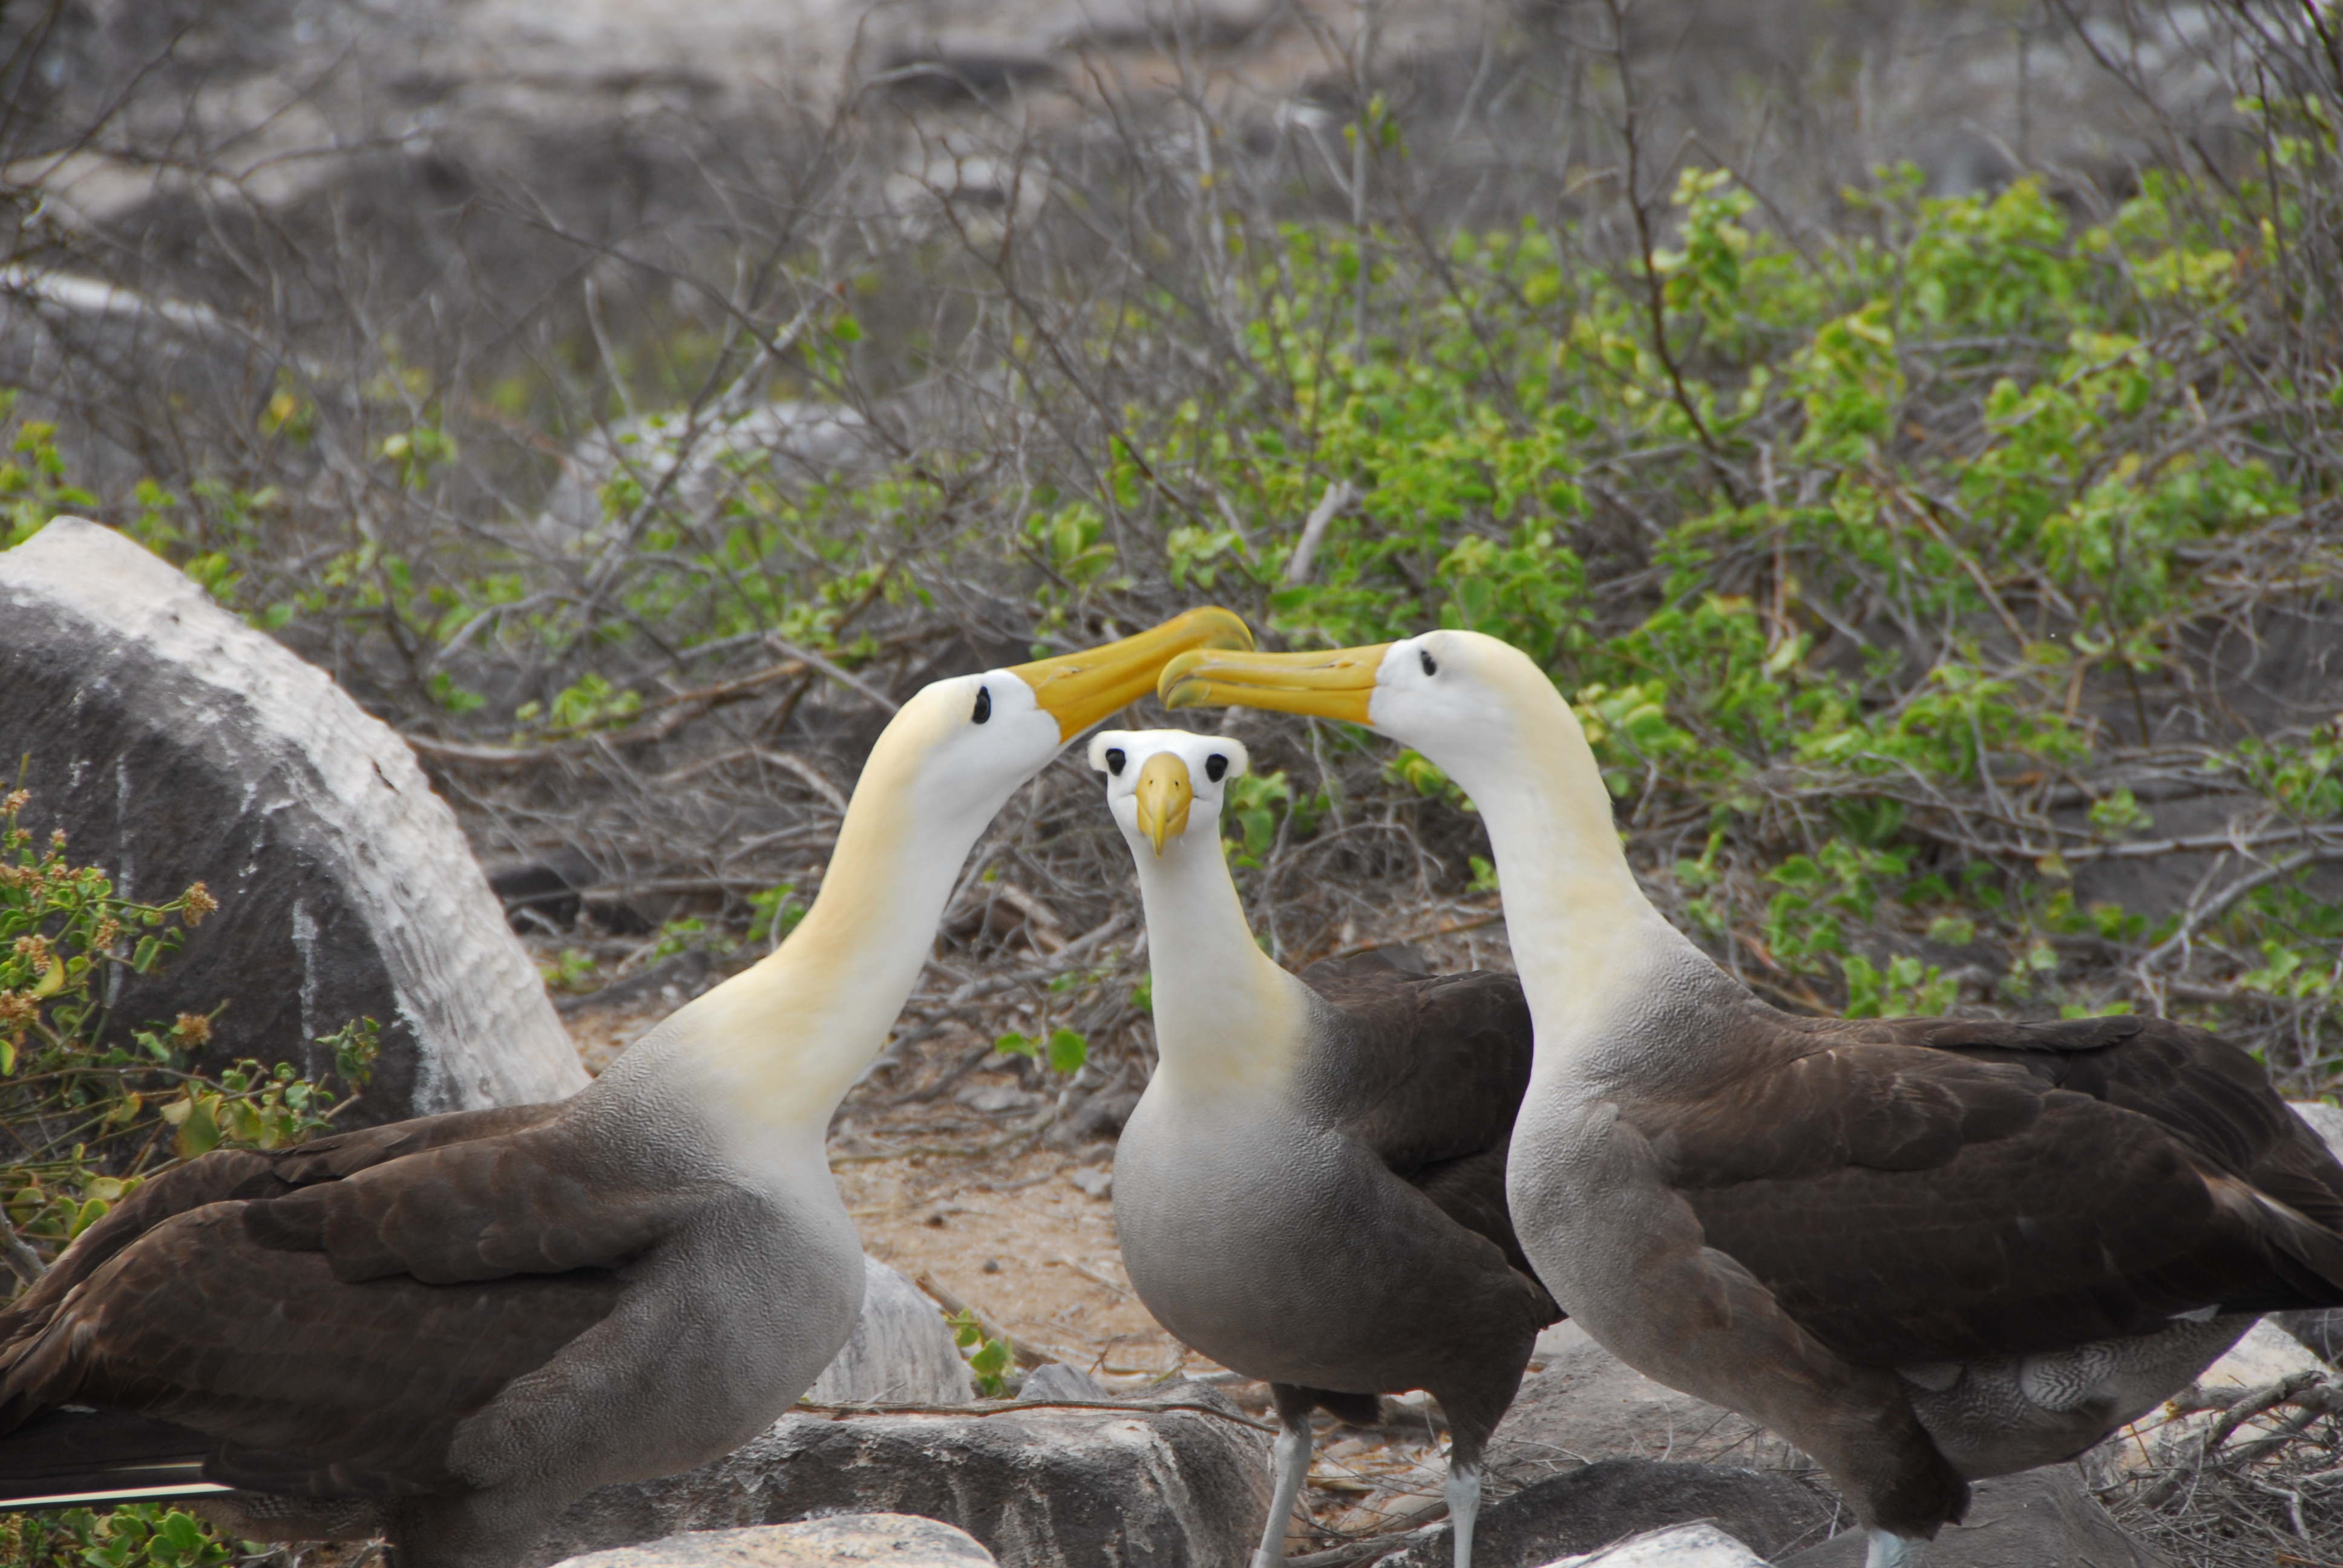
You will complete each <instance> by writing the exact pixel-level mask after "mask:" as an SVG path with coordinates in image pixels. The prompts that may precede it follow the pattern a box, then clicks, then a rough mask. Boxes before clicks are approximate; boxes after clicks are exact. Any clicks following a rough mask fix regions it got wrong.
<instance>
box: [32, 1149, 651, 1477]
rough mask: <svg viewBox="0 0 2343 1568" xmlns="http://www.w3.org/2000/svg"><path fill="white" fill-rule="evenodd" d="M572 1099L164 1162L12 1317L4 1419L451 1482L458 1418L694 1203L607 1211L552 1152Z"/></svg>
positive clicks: (585, 1309) (227, 1455)
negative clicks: (56, 1420)
mask: <svg viewBox="0 0 2343 1568" xmlns="http://www.w3.org/2000/svg"><path fill="white" fill-rule="evenodd" d="M554 1110H555V1108H553V1107H522V1108H517V1109H514V1110H508V1111H488V1112H476V1113H464V1114H461V1115H458V1116H450V1117H434V1118H429V1119H426V1120H424V1121H417V1122H410V1123H404V1124H398V1125H394V1126H391V1127H386V1128H376V1129H369V1130H367V1131H361V1132H356V1133H350V1134H346V1135H341V1136H337V1137H335V1138H329V1139H325V1140H320V1141H317V1142H316V1143H313V1144H310V1145H307V1146H305V1147H304V1148H302V1149H299V1150H294V1151H281V1152H278V1153H275V1154H255V1153H250V1152H246V1151H236V1152H221V1153H216V1154H211V1155H206V1156H205V1157H204V1158H203V1159H201V1160H197V1161H192V1162H190V1163H189V1164H188V1165H186V1166H184V1167H181V1168H180V1169H179V1170H177V1171H171V1172H169V1173H167V1174H166V1175H165V1176H163V1177H161V1178H158V1179H157V1180H156V1181H150V1182H148V1183H146V1185H145V1186H144V1187H142V1188H141V1189H140V1190H139V1191H138V1192H136V1194H134V1195H133V1196H132V1198H131V1199H130V1200H129V1201H126V1202H125V1203H124V1204H122V1205H121V1206H120V1207H118V1208H117V1209H116V1211H114V1212H113V1213H111V1214H109V1215H107V1216H106V1219H105V1220H104V1221H100V1222H99V1224H98V1225H96V1226H93V1227H92V1228H91V1230H90V1231H88V1232H86V1233H85V1235H84V1236H83V1237H82V1238H81V1239H80V1240H79V1241H76V1242H75V1245H74V1246H73V1247H72V1248H70V1249H68V1250H67V1251H66V1254H65V1257H63V1258H61V1259H60V1260H59V1261H58V1263H57V1265H56V1267H55V1269H53V1270H51V1271H50V1272H49V1274H48V1275H47V1276H45V1278H44V1279H43V1281H42V1282H41V1284H40V1286H39V1287H37V1288H36V1289H35V1291H34V1292H29V1293H28V1294H27V1296H26V1297H25V1300H23V1301H22V1302H18V1303H17V1304H16V1306H15V1308H13V1309H12V1310H11V1311H10V1312H9V1313H8V1314H6V1318H5V1322H0V1329H5V1331H6V1332H8V1333H9V1334H10V1335H11V1337H12V1340H13V1342H12V1343H10V1344H7V1345H6V1346H5V1347H0V1429H5V1428H9V1427H13V1426H15V1425H16V1424H17V1423H19V1422H22V1421H24V1420H25V1418H26V1417H28V1416H30V1415H32V1414H34V1413H35V1412H38V1411H39V1410H41V1409H44V1408H46V1407H49V1406H53V1405H55V1404H59V1403H66V1402H76V1403H91V1404H98V1405H103V1406H106V1407H111V1408H116V1409H130V1410H136V1411H141V1412H146V1413H147V1414H150V1415H153V1416H156V1417H160V1418H162V1419H165V1420H169V1421H176V1422H183V1423H185V1424H186V1425H188V1426H190V1427H194V1428H196V1429H198V1430H200V1431H202V1432H205V1433H206V1434H207V1435H208V1436H209V1437H210V1438H212V1439H213V1440H214V1441H215V1442H217V1443H218V1444H219V1445H220V1446H219V1447H218V1448H217V1449H216V1451H215V1452H214V1453H213V1454H212V1456H211V1459H210V1461H209V1462H208V1463H207V1465H206V1473H207V1474H209V1475H211V1476H212V1477H213V1478H214V1479H216V1480H220V1481H224V1482H226V1483H232V1484H236V1485H242V1486H249V1487H254V1488H256V1489H260V1490H266V1491H289V1492H297V1493H315V1494H319V1495H328V1496H332V1495H348V1494H354V1493H364V1494H371V1495H398V1494H404V1493H418V1492H434V1491H442V1490H447V1489H448V1488H449V1487H451V1486H453V1485H454V1484H455V1478H454V1477H453V1476H451V1475H450V1474H449V1473H447V1469H446V1465H445V1459H446V1455H447V1447H448V1443H449V1441H450V1436H451V1433H452V1432H453V1429H454V1427H455V1425H456V1423H457V1422H460V1421H461V1420H462V1419H464V1418H465V1417H466V1416H468V1415H469V1414H471V1413H472V1412H476V1411H478V1409H480V1408H481V1407H482V1406H483V1405H484V1404H486V1403H487V1402H488V1401H489V1400H490V1399H491V1398H493V1397H494V1396H495V1395H496V1393H497V1392H498V1390H500V1389H501V1388H503V1387H504V1386H505V1384H507V1383H508V1382H511V1381H512V1380H513V1379H514V1378H516V1377H519V1376H521V1375H523V1374H525V1373H527V1372H530V1371H533V1370H534V1369H536V1368H537V1367H539V1366H541V1365H543V1364H544V1363H545V1362H547V1361H548V1360H549V1359H551V1358H552V1356H553V1355H555V1354H556V1353H557V1352H558V1351H560V1349H561V1348H562V1347H563V1346H564V1345H566V1344H568V1342H570V1341H571V1340H573V1339H575V1338H576V1337H577V1336H578V1334H580V1333H583V1332H586V1331H587V1330H588V1329H589V1328H591V1327H592V1326H593V1325H594V1324H596V1323H597V1322H600V1321H601V1320H602V1319H603V1318H604V1317H606V1316H607V1315H608V1313H609V1312H610V1311H611V1310H612V1309H613V1308H614V1306H615V1305H616V1304H617V1302H618V1296H619V1294H620V1292H621V1291H622V1290H623V1289H624V1280H623V1277H622V1276H621V1275H620V1274H619V1273H618V1272H617V1271H615V1270H616V1268H617V1266H618V1265H620V1264H623V1263H624V1262H625V1261H627V1260H628V1258H629V1257H631V1256H633V1255H635V1254H636V1253H638V1252H639V1251H641V1250H642V1249H643V1248H645V1247H647V1246H648V1245H649V1244H650V1242H651V1241H654V1240H656V1238H657V1235H658V1234H659V1229H660V1226H661V1224H662V1222H663V1221H671V1220H672V1219H673V1218H674V1217H675V1216H676V1215H677V1214H678V1213H679V1212H680V1211H682V1210H683V1209H684V1208H686V1207H688V1206H689V1203H690V1201H691V1199H690V1195H689V1194H688V1193H679V1194H663V1195H660V1196H659V1197H656V1198H650V1197H646V1198H642V1199H640V1200H639V1201H635V1202H633V1203H628V1202H626V1201H623V1198H621V1199H620V1200H618V1201H609V1200H608V1199H607V1198H605V1197H601V1196H596V1197H594V1198H593V1199H592V1200H591V1202H590V1211H589V1195H588V1193H586V1191H584V1189H583V1187H582V1184H581V1183H580V1182H578V1181H577V1180H576V1179H574V1178H565V1177H564V1176H563V1175H562V1173H561V1172H560V1171H559V1170H558V1168H556V1162H552V1161H548V1160H547V1159H546V1158H545V1157H544V1155H545V1144H546V1142H547V1135H548V1133H550V1132H555V1131H558V1130H557V1129H552V1128H548V1127H547V1126H546V1125H545V1124H546V1123H548V1121H551V1119H552V1117H553V1114H554ZM532 1134H534V1136H532Z"/></svg>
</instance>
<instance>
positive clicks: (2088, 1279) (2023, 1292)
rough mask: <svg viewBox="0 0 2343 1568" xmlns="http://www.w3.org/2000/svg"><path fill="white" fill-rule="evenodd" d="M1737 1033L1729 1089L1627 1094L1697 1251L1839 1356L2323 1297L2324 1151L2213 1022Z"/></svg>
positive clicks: (2060, 1334)
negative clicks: (2214, 1031) (1687, 1218)
mask: <svg viewBox="0 0 2343 1568" xmlns="http://www.w3.org/2000/svg"><path fill="white" fill-rule="evenodd" d="M1740 1027H1742V1028H1744V1029H1745V1030H1747V1031H1748V1032H1749V1035H1750V1039H1751V1049H1750V1050H1747V1051H1746V1052H1745V1054H1746V1055H1747V1056H1749V1057H1750V1058H1751V1059H1752V1061H1753V1066H1752V1069H1751V1070H1750V1071H1749V1072H1748V1073H1747V1074H1745V1077H1744V1079H1743V1081H1742V1082H1741V1083H1740V1085H1739V1086H1738V1087H1737V1091H1728V1092H1726V1093H1725V1094H1723V1095H1715V1096H1710V1097H1706V1098H1704V1099H1703V1100H1701V1101H1695V1102H1692V1103H1688V1104H1674V1103H1667V1102H1662V1101H1646V1102H1641V1103H1638V1104H1635V1105H1633V1106H1630V1107H1626V1108H1624V1114H1625V1115H1626V1117H1627V1119H1628V1120H1629V1121H1631V1122H1632V1123H1633V1124H1634V1126H1636V1127H1637V1128H1638V1129H1639V1130H1640V1131H1643V1132H1644V1136H1645V1137H1646V1138H1647V1139H1648V1140H1649V1141H1651V1143H1652V1146H1653V1148H1654V1152H1655V1153H1657V1154H1658V1155H1659V1156H1660V1158H1661V1159H1662V1161H1663V1162H1664V1168H1665V1169H1666V1170H1667V1171H1669V1173H1670V1176H1671V1179H1672V1182H1673V1184H1674V1186H1675V1187H1676V1188H1677V1189H1678V1191H1680V1192H1681V1193H1682V1194H1683V1195H1684V1199H1685V1200H1686V1201H1688V1202H1689V1203H1690V1204H1691V1205H1692V1207H1693V1209H1694V1212H1695V1213H1696V1214H1697V1215H1698V1216H1699V1218H1700V1221H1701V1223H1702V1225H1703V1227H1704V1230H1705V1231H1706V1233H1707V1237H1708V1241H1709V1243H1710V1245H1712V1246H1715V1247H1716V1248H1718V1249H1719V1250H1721V1251H1725V1252H1726V1253H1728V1254H1730V1255H1731V1256H1733V1257H1734V1258H1735V1259H1736V1260H1738V1261H1741V1262H1742V1263H1743V1264H1744V1265H1745V1267H1747V1268H1749V1269H1750V1270H1751V1271H1753V1272H1754V1273H1755V1274H1756V1275H1757V1276H1758V1278H1760V1279H1761V1280H1763V1281H1764V1282H1765V1283H1766V1285H1767V1286H1768V1287H1769V1288H1770V1289H1772V1290H1773V1291H1774V1292H1775V1294H1776V1296H1777V1297H1778V1298H1779V1299H1780V1300H1781V1302H1783V1304H1784V1306H1785V1308H1787V1309H1788V1310H1789V1312H1791V1314H1792V1315H1793V1316H1794V1317H1795V1318H1796V1319H1797V1320H1798V1322H1800V1323H1801V1324H1803V1325H1804V1326H1805V1327H1806V1328H1807V1329H1808V1330H1809V1332H1813V1333H1815V1336H1816V1337H1817V1338H1819V1339H1821V1340H1822V1341H1823V1342H1825V1343H1826V1344H1828V1345H1830V1346H1831V1347H1832V1348H1833V1349H1834V1350H1836V1351H1837V1352H1839V1353H1841V1354H1843V1355H1845V1356H1846V1357H1847V1358H1848V1359H1849V1360H1852V1361H1855V1362H1860V1363H1865V1364H1873V1365H1896V1364H1909V1363H1912V1362H1925V1361H1936V1360H1944V1359H1954V1358H1958V1357H1963V1356H1971V1355H1998V1354H2013V1353H2023V1352H2031V1351H2045V1350H2053V1349H2059V1348H2063V1347H2065V1346H2069V1345H2072V1344H2075V1343H2077V1342H2083V1341H2087V1340H2096V1339H2105V1338H2109V1337H2113V1336H2117V1335H2124V1334H2134V1333H2141V1332H2149V1331H2152V1330H2154V1329H2157V1328H2160V1327H2162V1326H2163V1324H2164V1323H2165V1322H2167V1321H2168V1320H2169V1318H2170V1317H2171V1316H2172V1315H2173V1314H2175V1313H2177V1312H2189V1311H2194V1310H2197V1309H2200V1308H2202V1307H2205V1306H2207V1305H2215V1304H2217V1305H2219V1306H2220V1307H2222V1308H2223V1309H2224V1310H2226V1311H2231V1312H2262V1311H2272V1310H2278V1309H2280V1308H2284V1307H2288V1306H2310V1305H2326V1304H2333V1303H2336V1302H2343V1240H2338V1237H2337V1235H2336V1234H2335V1231H2334V1230H2333V1228H2332V1227H2333V1225H2334V1223H2335V1221H2336V1219H2338V1218H2343V1168H2338V1166H2337V1164H2336V1162H2335V1161H2334V1159H2333V1157H2332V1155H2331V1154H2329V1153H2328V1151H2327V1149H2326V1148H2325V1146H2324V1144H2323V1143H2321V1142H2320V1141H2319V1140H2318V1138H2317V1136H2316V1135H2315V1134H2314V1133H2312V1132H2311V1131H2310V1130H2309V1129H2308V1127H2307V1126H2305V1125H2304V1124H2303V1123H2302V1122H2301V1121H2299V1119H2298V1118H2297V1117H2296V1116H2295V1115H2294V1114H2293V1112H2292V1111H2289V1110H2288V1108H2287V1107H2286V1105H2285V1102H2284V1101H2281V1100H2280V1099H2279V1098H2278V1095H2277V1093H2276V1092H2275V1091H2273V1090H2272V1089H2271V1088H2270V1086H2269V1083H2268V1078H2267V1077H2266V1076H2265V1075H2264V1074H2263V1073H2262V1071H2261V1069H2260V1067H2259V1066H2258V1064H2257V1063H2255V1062H2254V1061H2253V1060H2251V1059H2250V1058H2248V1057H2247V1056H2246V1054H2245V1053H2244V1052H2242V1051H2239V1050H2237V1049H2236V1048H2235V1047H2233V1046H2230V1045H2228V1044H2227V1042H2225V1041H2222V1040H2217V1039H2216V1038H2215V1037H2213V1036H2210V1035H2207V1034H2205V1033H2203V1032H2202V1031H2200V1030H2189V1029H2187V1028H2185V1027H2183V1026H2180V1025H2176V1024H2172V1023H2169V1022H2167V1021H2165V1020H2146V1019H2132V1018H2123V1019H2094V1020H2075V1021H2073V1022H2070V1023H2055V1024H2006V1023H1998V1022H1993V1021H1975V1020H1956V1019H1928V1020H1885V1021H1877V1022H1865V1023H1842V1022H1837V1021H1835V1020H1791V1019H1785V1018H1783V1017H1781V1015H1778V1014H1775V1015H1773V1016H1772V1017H1771V1018H1767V1017H1765V1014H1763V1013H1761V1012H1759V1011H1758V1010H1756V1009H1755V1008H1753V1009H1752V1010H1750V1012H1749V1014H1748V1015H1747V1017H1746V1018H1745V1020H1743V1021H1742V1023H1741V1024H1740Z"/></svg>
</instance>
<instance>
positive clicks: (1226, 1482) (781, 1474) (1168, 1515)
mask: <svg viewBox="0 0 2343 1568" xmlns="http://www.w3.org/2000/svg"><path fill="white" fill-rule="evenodd" d="M1152 1403H1153V1404H1154V1405H1155V1406H1156V1407H1157V1408H1148V1407H1145V1406H1133V1407H1132V1408H1131V1409H1128V1410H1082V1411H1075V1410H1062V1409H1048V1408H1034V1407H1020V1406H1016V1405H1003V1406H1002V1407H1001V1413H1000V1414H997V1415H990V1416H969V1415H849V1414H839V1415H822V1414H815V1413H802V1412H801V1413H798V1414H792V1415H789V1416H784V1417H783V1418H782V1419H781V1420H780V1421H779V1422H776V1423H775V1424H774V1426H773V1429H772V1430H771V1431H770V1432H767V1433H766V1434H765V1435H764V1436H762V1437H760V1438H758V1439H757V1440H756V1441H755V1442H750V1443H749V1444H747V1445H746V1446H745V1447H742V1448H740V1449H739V1450H737V1451H735V1452H732V1453H729V1454H727V1455H726V1456H725V1457H724V1458H722V1459H719V1460H717V1461H715V1462H712V1463H709V1464H706V1465H702V1466H701V1467H700V1468H699V1469H698V1470H694V1471H690V1472H688V1473H685V1474H682V1475H676V1476H669V1477H666V1478H664V1479H662V1480H658V1481H645V1482H632V1483H626V1484H623V1485H618V1486H606V1487H603V1488H602V1489H600V1490H599V1491H598V1492H594V1493H588V1495H587V1496H585V1497H584V1498H582V1499H580V1500H579V1501H578V1503H574V1504H573V1505H571V1507H570V1509H569V1511H568V1513H565V1514H563V1515H562V1517H561V1520H560V1522H559V1523H558V1524H557V1525H556V1526H555V1527H554V1529H553V1531H552V1532H551V1533H549V1534H548V1537H547V1538H546V1540H545V1541H544V1542H543V1543H540V1545H539V1548H538V1552H537V1553H536V1554H535V1560H536V1562H537V1563H553V1562H558V1561H559V1560H561V1559H563V1558H566V1557H570V1556H574V1555H576V1554H578V1553H584V1552H594V1551H600V1550H603V1549H605V1548H608V1547H614V1546H626V1545H632V1544H634V1543H638V1542H644V1541H656V1540H658V1539H659V1538H660V1537H662V1536H668V1535H673V1534H675V1533H678V1532H679V1531H685V1530H727V1529H737V1528H739V1527H741V1526H744V1525H750V1524H768V1523H781V1522H784V1521H788V1520H793V1519H802V1518H805V1517H807V1516H809V1515H810V1514H814V1513H913V1514H918V1515H920V1516H921V1517H924V1518H930V1519H940V1520H942V1521H944V1522H945V1523H950V1524H954V1525H957V1526H959V1527H960V1529H962V1530H965V1531H967V1532H968V1533H970V1535H973V1536H974V1537H976V1539H977V1540H979V1541H980V1542H982V1543H984V1545H985V1546H986V1547H987V1548H989V1549H990V1551H991V1552H992V1553H993V1554H994V1555H995V1556H996V1557H998V1558H999V1559H1000V1560H1001V1563H1003V1564H1004V1565H1005V1568H1098V1565H1099V1564H1101V1563H1112V1564H1115V1565H1116V1568H1241V1565H1242V1563H1244V1562H1245V1560H1246V1558H1247V1557H1248V1555H1249V1554H1250V1553H1251V1551H1252V1544H1253V1542H1254V1540H1255V1538H1256V1537H1257V1536H1258V1535H1259V1533H1260V1531H1261V1521H1262V1515H1263V1514H1264V1513H1266V1512H1267V1511H1268V1508H1269V1433H1268V1432H1265V1431H1262V1429H1261V1428H1260V1427H1259V1425H1258V1424H1257V1423H1254V1422H1250V1421H1248V1420H1246V1419H1245V1418H1243V1417H1242V1415H1240V1414H1239V1412H1237V1409H1236V1407H1235V1406H1233V1405H1232V1404H1229V1403H1228V1402H1227V1401H1225V1400H1224V1399H1222V1397H1221V1396H1220V1395H1219V1394H1217V1393H1215V1392H1212V1390H1210V1389H1207V1388H1203V1387H1202V1386H1200V1385H1197V1384H1194V1383H1175V1384H1172V1385H1170V1386H1169V1387H1168V1388H1166V1389H1164V1390H1162V1391H1161V1392H1159V1394H1158V1395H1157V1397H1156V1399H1155V1400H1154V1401H1153V1402H1152ZM1166 1403H1170V1404H1180V1405H1203V1406H1206V1407H1209V1408H1208V1409H1206V1410H1193V1409H1188V1410H1181V1409H1163V1408H1161V1406H1162V1405H1164V1404H1166Z"/></svg>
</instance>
